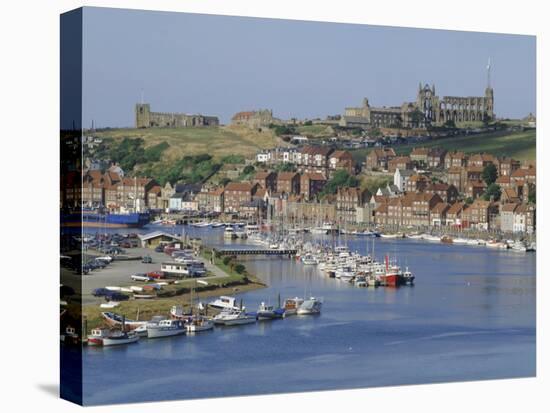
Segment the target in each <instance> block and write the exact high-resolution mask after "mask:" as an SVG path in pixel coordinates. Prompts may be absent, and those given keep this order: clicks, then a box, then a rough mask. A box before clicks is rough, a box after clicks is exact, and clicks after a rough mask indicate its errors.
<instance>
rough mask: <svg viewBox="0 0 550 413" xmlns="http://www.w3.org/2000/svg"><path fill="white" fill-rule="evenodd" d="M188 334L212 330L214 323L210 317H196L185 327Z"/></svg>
mask: <svg viewBox="0 0 550 413" xmlns="http://www.w3.org/2000/svg"><path fill="white" fill-rule="evenodd" d="M185 326H186V328H187V332H188V333H198V332H200V331H207V330H212V329H213V328H214V322H213V321H212V320H211V319H209V318H208V317H204V316H194V317H192V318H191V320H190V321H188V322H187V324H186V325H185Z"/></svg>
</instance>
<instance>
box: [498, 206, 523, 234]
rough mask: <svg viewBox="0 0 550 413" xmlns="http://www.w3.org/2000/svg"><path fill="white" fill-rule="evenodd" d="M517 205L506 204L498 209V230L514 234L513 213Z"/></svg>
mask: <svg viewBox="0 0 550 413" xmlns="http://www.w3.org/2000/svg"><path fill="white" fill-rule="evenodd" d="M518 206H519V203H508V204H504V205H502V206H501V207H500V230H501V231H502V232H514V212H515V210H516V208H517V207H518Z"/></svg>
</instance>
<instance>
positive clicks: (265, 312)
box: [257, 302, 285, 320]
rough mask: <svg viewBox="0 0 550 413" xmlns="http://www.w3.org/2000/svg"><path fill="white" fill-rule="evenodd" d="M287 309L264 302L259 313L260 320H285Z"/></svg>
mask: <svg viewBox="0 0 550 413" xmlns="http://www.w3.org/2000/svg"><path fill="white" fill-rule="evenodd" d="M284 316H285V309H284V308H281V307H278V308H275V307H274V306H272V305H266V304H265V303H264V302H262V303H261V304H260V306H259V307H258V311H257V317H258V320H273V319H275V318H284Z"/></svg>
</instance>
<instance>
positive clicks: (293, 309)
mask: <svg viewBox="0 0 550 413" xmlns="http://www.w3.org/2000/svg"><path fill="white" fill-rule="evenodd" d="M303 302H304V299H303V298H299V297H294V298H287V299H286V300H285V304H284V306H283V308H284V310H285V315H294V314H296V313H297V311H298V308H299V307H300V306H301V305H302V303H303Z"/></svg>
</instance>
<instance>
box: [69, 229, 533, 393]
mask: <svg viewBox="0 0 550 413" xmlns="http://www.w3.org/2000/svg"><path fill="white" fill-rule="evenodd" d="M150 230H151V229H150V228H147V227H146V228H144V229H143V231H150ZM182 231H186V233H187V234H188V235H189V236H190V237H200V238H201V239H202V240H203V242H204V243H205V244H206V245H211V246H213V247H214V248H218V249H222V248H223V249H226V250H238V249H246V248H249V249H252V248H253V246H255V245H256V246H257V247H258V248H261V246H259V245H257V244H254V243H253V240H251V239H250V238H249V239H247V240H244V239H231V240H228V239H225V237H224V230H223V228H211V227H210V228H207V227H203V228H201V227H194V226H186V227H181V226H178V227H176V230H175V231H174V232H175V233H182ZM300 237H302V235H300ZM373 238H374V237H363V236H356V235H352V234H347V235H346V236H345V237H344V236H341V237H340V239H339V241H338V243H337V244H336V243H335V246H336V247H339V248H338V256H339V255H340V254H343V256H346V254H348V258H349V257H353V256H354V254H355V256H356V257H358V256H357V255H356V254H358V252H359V251H360V252H361V254H359V255H360V256H362V257H363V258H364V257H366V256H368V255H369V254H371V255H373V256H374V257H376V258H377V261H378V262H379V264H380V265H379V267H380V266H381V267H382V268H385V267H386V261H385V258H384V257H386V256H388V257H389V259H388V267H389V266H390V265H391V264H392V262H391V261H392V257H395V256H397V257H398V261H399V265H400V266H401V271H402V276H403V278H406V277H407V276H408V277H411V276H413V277H415V279H414V283H411V284H413V285H414V286H411V285H408V284H409V283H405V285H404V286H403V287H402V288H391V287H390V288H357V287H362V286H363V287H366V286H368V284H369V282H370V283H371V286H372V287H375V286H376V282H375V280H373V279H369V277H368V274H363V275H359V276H357V275H356V274H355V275H354V276H353V277H350V276H348V277H346V274H345V269H344V268H341V269H340V270H341V271H340V272H339V277H338V278H337V277H336V274H334V277H331V276H330V273H329V272H328V271H327V267H330V262H329V261H330V260H327V259H326V257H325V260H324V262H317V264H305V263H303V262H302V260H301V258H302V257H301V256H299V255H300V254H297V255H298V256H293V258H291V259H289V258H288V256H284V255H279V256H272V257H266V256H251V257H248V258H246V267H247V269H248V270H249V271H250V272H251V273H254V274H257V276H258V277H260V278H261V279H262V281H263V282H265V284H266V285H267V286H268V287H267V288H262V289H256V290H251V291H243V292H241V293H236V294H229V295H227V297H226V298H228V297H231V298H233V300H226V301H225V303H226V304H225V305H226V306H227V307H228V310H226V311H225V314H224V315H223V317H224V318H226V319H225V320H219V322H218V323H216V320H212V321H211V322H209V321H208V318H206V319H204V320H202V321H199V319H198V318H197V320H196V321H193V322H189V323H187V326H186V330H187V334H179V335H175V336H173V337H166V338H163V339H159V340H148V339H146V338H144V337H141V339H139V340H138V341H137V342H136V344H132V345H128V346H125V345H122V346H116V347H117V351H115V352H112V351H111V350H110V347H111V346H107V347H106V348H101V347H100V346H97V345H96V346H93V345H92V346H88V348H85V350H84V365H85V367H86V371H87V373H86V375H85V377H84V392H85V395H86V398H87V400H89V402H90V403H91V404H94V401H96V402H97V403H99V402H100V400H101V401H102V402H103V401H105V400H107V401H108V402H113V403H116V402H119V401H127V400H131V401H136V402H137V401H145V400H161V399H177V398H182V397H185V398H196V397H213V396H223V395H229V394H235V389H227V386H224V385H223V383H222V382H221V381H220V380H221V378H220V379H217V378H216V377H220V376H219V375H218V373H219V371H220V369H231V377H233V379H232V380H234V383H235V385H236V386H238V388H239V389H240V390H238V392H237V394H242V395H244V394H257V393H261V392H265V391H275V392H283V391H284V392H292V391H306V390H316V389H323V388H326V386H327V385H330V386H331V387H332V388H354V387H366V386H384V385H397V384H409V383H432V382H439V381H463V380H470V379H488V378H504V377H523V376H529V375H532V374H534V371H535V370H534V369H535V325H534V313H535V305H534V297H535V290H536V284H535V254H529V253H521V254H520V253H518V252H517V251H515V250H512V249H509V250H505V249H501V248H488V247H487V246H485V247H483V248H481V247H480V246H473V245H468V244H460V243H456V244H448V243H444V242H441V241H439V242H429V241H427V240H423V239H414V238H403V237H399V238H398V237H395V238H383V237H380V238H375V239H374V245H375V246H374V253H373ZM300 239H302V238H300ZM303 239H304V240H305V241H306V243H308V242H309V244H308V245H309V246H310V250H311V252H310V254H311V256H312V257H313V258H314V259H318V258H320V255H319V254H316V252H315V249H316V248H318V247H319V246H321V245H324V246H325V247H327V248H328V246H330V243H331V242H329V240H332V238H328V236H327V235H322V234H319V235H316V234H305V235H303ZM343 247H345V248H343ZM331 248H333V247H331ZM332 252H333V254H334V253H336V251H335V250H333V251H332ZM305 254H307V253H304V256H305ZM342 258H344V257H342ZM321 261H322V260H321ZM357 262H361V260H359V259H357ZM115 265H116V264H115ZM350 267H351V266H350ZM349 269H350V270H353V268H349ZM349 272H353V271H349ZM375 272H376V271H375ZM85 277H86V279H93V278H90V277H94V276H85ZM86 279H85V280H86ZM378 285H380V284H378ZM279 297H281V298H280V301H281V302H280V304H278V305H277V302H278V301H279ZM312 297H316V298H314V299H313V300H311V298H312ZM217 300H222V297H219V295H218V297H217V298H216V297H213V298H211V299H206V298H202V297H201V300H200V301H201V302H203V303H204V304H207V303H213V302H216V301H217ZM241 300H242V302H243V303H244V306H245V309H243V310H241V309H240V307H241ZM196 301H197V303H198V302H199V300H196ZM305 302H309V304H308V306H307V307H309V310H310V315H299V308H304V309H305V308H306V307H302V306H303V304H304V303H305ZM315 303H317V304H316V305H317V306H318V304H319V303H320V304H321V307H320V308H321V314H320V315H316V316H315V315H313V314H311V313H314V312H315V308H316V305H312V304H315ZM278 308H282V309H284V314H285V317H284V320H280V321H277V320H276V318H278V317H273V318H271V316H272V315H273V313H271V315H268V314H269V312H273V311H275V310H276V309H278ZM220 309H221V308H220ZM220 309H219V310H220ZM169 310H170V308H169V307H168V308H166V311H167V314H169ZM219 310H218V311H219ZM264 310H267V312H266V313H264V314H262V311H264ZM107 311H112V312H116V311H117V309H116V308H115V309H112V310H107ZM301 312H304V310H301ZM306 312H307V311H306ZM170 313H172V311H170ZM173 313H174V314H179V315H181V316H182V318H184V319H185V318H188V317H189V314H186V313H185V311H184V310H183V309H180V310H176V309H174V310H173ZM220 314H222V312H220ZM260 314H262V316H260ZM288 315H294V316H293V317H288ZM219 318H220V317H219ZM281 318H283V317H281ZM267 319H273V320H274V321H269V322H266V320H267ZM261 320H264V321H261ZM128 322H129V323H131V322H132V321H131V320H128ZM202 322H205V332H204V334H201V333H198V334H194V333H192V330H193V329H197V328H198V325H199V324H201V323H202ZM215 324H216V325H215ZM193 325H197V327H192V326H193ZM199 330H200V328H199ZM199 330H196V331H199ZM208 330H209V331H208ZM136 334H139V331H136ZM220 343H223V346H224V349H225V350H224V352H223V353H220V352H219V351H218V350H217V348H218V346H219V345H220ZM451 348H453V349H455V350H450V349H451ZM64 351H71V350H70V346H66V347H64ZM388 352H391V354H392V357H388V356H387V354H388ZM227 354H231V357H227V356H225V355H227ZM245 355H246V356H245ZM266 355H269V356H268V357H267V356H266ZM435 360H438V362H437V363H436V362H435ZM465 361H466V362H465ZM118 363H121V365H124V368H125V369H126V370H127V371H128V374H129V375H130V378H129V379H128V380H129V383H128V384H131V386H132V390H131V391H130V390H127V391H126V390H124V389H125V388H128V387H122V386H120V385H119V384H117V383H118V380H117V378H116V377H117V376H116V374H114V373H112V374H111V373H109V372H108V371H106V370H105V368H106V366H107V365H113V364H114V365H117V364H118ZM426 366H428V367H426ZM289 369H292V371H293V372H294V373H293V375H292V379H291V380H288V375H287V374H286V373H285V371H288V370H289ZM390 370H391V371H392V372H393V374H392V375H391V377H390V376H388V375H387V374H386V373H385V372H387V371H390ZM419 371H421V373H419ZM190 372H193V373H190ZM197 372H198V373H197ZM143 375H147V377H148V383H150V384H148V385H147V386H145V385H142V384H141V381H139V379H138V377H140V376H143ZM100 377H101V379H99V378H100ZM131 377H136V379H132V378H131ZM283 377H285V379H283ZM334 377H338V380H335V379H334ZM153 383H154V385H155V386H157V385H159V384H161V383H162V388H163V391H162V392H160V393H158V392H153V391H151V387H150V386H151V385H153ZM176 383H177V385H176ZM251 383H255V385H254V386H253V387H250V384H251ZM136 387H137V388H138V390H139V391H135V389H136ZM191 389H193V390H191Z"/></svg>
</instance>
